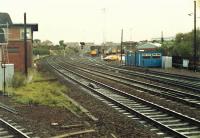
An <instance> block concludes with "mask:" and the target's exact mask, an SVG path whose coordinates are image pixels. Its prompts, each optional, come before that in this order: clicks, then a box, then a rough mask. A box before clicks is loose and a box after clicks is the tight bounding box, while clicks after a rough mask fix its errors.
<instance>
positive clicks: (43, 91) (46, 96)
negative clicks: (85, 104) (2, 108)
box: [8, 70, 80, 112]
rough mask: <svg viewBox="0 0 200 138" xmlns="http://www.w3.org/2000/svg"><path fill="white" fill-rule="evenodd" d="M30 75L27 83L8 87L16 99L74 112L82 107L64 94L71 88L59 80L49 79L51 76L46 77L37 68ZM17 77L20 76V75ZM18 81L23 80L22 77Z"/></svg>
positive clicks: (23, 102) (29, 103)
mask: <svg viewBox="0 0 200 138" xmlns="http://www.w3.org/2000/svg"><path fill="white" fill-rule="evenodd" d="M30 76H31V77H30V78H31V81H30V79H27V80H29V81H28V83H26V84H25V85H20V86H19V87H12V88H9V89H8V92H9V95H11V97H12V99H13V100H14V101H16V102H17V103H20V104H28V105H47V106H50V107H64V108H67V109H68V110H70V111H72V112H80V109H79V108H78V107H77V106H75V105H74V104H72V102H71V101H70V100H69V99H67V97H66V95H65V94H64V93H67V92H68V91H70V89H68V88H66V87H65V86H63V85H61V84H60V83H59V82H57V81H48V80H49V79H50V77H44V74H41V73H39V72H37V71H35V70H32V71H31V75H30ZM21 77H23V76H21ZM17 78H19V75H18V77H17ZM16 81H21V79H18V80H16Z"/></svg>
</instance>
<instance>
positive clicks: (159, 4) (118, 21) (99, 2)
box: [0, 0, 200, 43]
mask: <svg viewBox="0 0 200 138" xmlns="http://www.w3.org/2000/svg"><path fill="white" fill-rule="evenodd" d="M0 3H1V4H0V9H1V10H0V12H8V13H9V14H10V16H11V18H12V21H13V22H14V23H22V22H23V13H24V12H26V13H27V22H28V23H38V25H39V31H38V32H37V33H35V34H34V38H38V39H41V40H47V39H48V40H51V41H53V42H54V43H58V41H59V40H64V41H65V42H73V41H78V42H79V41H90V42H95V43H101V42H102V41H104V40H105V41H114V42H120V33H121V29H122V28H123V29H124V40H127V41H129V40H133V41H140V40H145V39H148V40H150V39H151V38H155V37H160V35H161V31H163V32H164V36H165V37H168V36H175V34H176V33H178V32H188V31H191V30H192V29H193V17H192V16H188V14H189V13H191V12H193V0H0ZM198 12H199V9H198ZM198 15H200V14H198ZM199 24H200V19H199V20H198V19H197V26H199Z"/></svg>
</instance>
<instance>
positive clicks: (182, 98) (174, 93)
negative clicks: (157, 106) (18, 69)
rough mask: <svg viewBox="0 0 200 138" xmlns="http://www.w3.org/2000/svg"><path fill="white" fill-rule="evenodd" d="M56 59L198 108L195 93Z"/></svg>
mask: <svg viewBox="0 0 200 138" xmlns="http://www.w3.org/2000/svg"><path fill="white" fill-rule="evenodd" d="M55 60H56V59H55ZM57 61H58V62H60V63H61V64H62V65H63V66H65V67H69V66H71V67H73V68H74V69H77V70H79V71H82V72H86V73H88V74H90V75H95V76H99V77H102V78H106V79H109V80H112V81H115V82H117V83H120V84H124V85H127V86H130V87H132V88H135V89H137V90H141V91H143V92H148V93H150V94H153V95H157V96H160V97H164V98H166V99H170V100H173V101H176V102H180V103H183V104H185V105H187V106H190V107H192V108H194V107H196V108H198V109H199V108H200V95H197V94H193V93H189V92H186V91H185V92H183V91H179V90H174V89H171V88H167V87H163V86H158V85H155V84H151V83H147V82H143V81H138V80H134V79H131V78H127V77H124V76H121V75H119V74H114V73H111V72H109V73H108V72H105V71H100V70H96V69H94V68H92V69H91V68H88V67H85V66H80V65H74V63H72V62H69V61H68V62H66V61H62V59H61V58H60V59H59V58H58V59H57Z"/></svg>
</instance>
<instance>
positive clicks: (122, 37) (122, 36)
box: [121, 29, 123, 64]
mask: <svg viewBox="0 0 200 138" xmlns="http://www.w3.org/2000/svg"><path fill="white" fill-rule="evenodd" d="M122 43H123V29H122V31H121V64H122V45H123V44H122Z"/></svg>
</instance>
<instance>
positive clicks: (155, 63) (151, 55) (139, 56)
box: [125, 51, 162, 67]
mask: <svg viewBox="0 0 200 138" xmlns="http://www.w3.org/2000/svg"><path fill="white" fill-rule="evenodd" d="M125 65H127V66H138V67H161V65H162V53H160V52H157V51H137V52H135V53H127V55H126V57H125Z"/></svg>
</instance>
